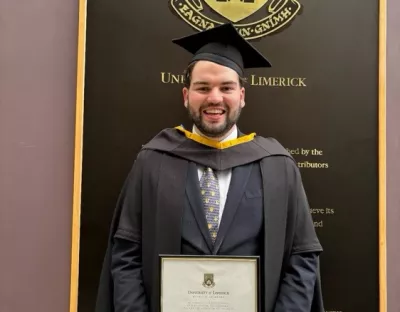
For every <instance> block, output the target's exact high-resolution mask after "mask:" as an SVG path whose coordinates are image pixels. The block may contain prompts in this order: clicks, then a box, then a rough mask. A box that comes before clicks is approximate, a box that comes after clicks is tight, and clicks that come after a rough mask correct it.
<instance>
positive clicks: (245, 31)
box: [239, 27, 251, 37]
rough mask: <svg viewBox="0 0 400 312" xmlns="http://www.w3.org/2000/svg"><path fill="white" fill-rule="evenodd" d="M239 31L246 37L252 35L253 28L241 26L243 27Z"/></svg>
mask: <svg viewBox="0 0 400 312" xmlns="http://www.w3.org/2000/svg"><path fill="white" fill-rule="evenodd" d="M239 33H240V34H241V35H242V36H244V37H247V36H250V35H251V28H249V27H247V28H241V29H239Z"/></svg>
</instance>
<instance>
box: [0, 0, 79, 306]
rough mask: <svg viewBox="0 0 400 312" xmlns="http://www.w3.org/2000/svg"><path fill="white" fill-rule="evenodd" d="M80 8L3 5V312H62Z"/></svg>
mask: <svg viewBox="0 0 400 312" xmlns="http://www.w3.org/2000/svg"><path fill="white" fill-rule="evenodd" d="M77 28H78V3H77V1H65V0H31V1H15V0H2V1H0V38H1V39H0V42H1V43H0V151H1V152H0V246H1V252H0V254H1V257H0V268H1V273H0V276H1V277H0V311H1V312H22V311H30V312H36V311H37V312H66V311H68V310H69V279H70V249H71V211H72V186H73V156H74V154H73V147H74V146H73V143H74V118H75V93H76V92H75V90H76V46H77Z"/></svg>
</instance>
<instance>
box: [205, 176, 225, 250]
mask: <svg viewBox="0 0 400 312" xmlns="http://www.w3.org/2000/svg"><path fill="white" fill-rule="evenodd" d="M200 190H201V197H202V200H203V206H204V212H205V215H206V220H207V226H208V230H209V231H210V235H211V239H212V242H213V243H215V239H216V238H217V233H218V221H219V203H220V195H219V184H218V178H217V176H216V175H215V172H214V171H213V170H212V169H211V168H205V171H204V173H203V176H202V177H201V180H200Z"/></svg>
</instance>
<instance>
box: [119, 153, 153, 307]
mask: <svg viewBox="0 0 400 312" xmlns="http://www.w3.org/2000/svg"><path fill="white" fill-rule="evenodd" d="M142 167H143V165H142V162H141V161H140V155H139V156H138V159H137V160H136V162H135V164H134V166H133V168H132V170H131V172H130V174H129V176H128V179H127V181H126V183H125V185H124V187H123V189H122V192H121V195H120V198H119V200H118V206H119V207H118V209H120V210H121V215H120V218H119V221H118V223H117V224H116V228H115V234H114V235H113V237H112V239H113V244H112V249H111V275H112V279H113V292H114V296H113V305H114V311H115V312H136V311H138V312H139V311H140V312H147V311H148V306H147V300H146V296H145V291H144V285H143V278H142V257H141V254H142V237H141V232H142V187H141V184H142V183H141V181H142V171H143V170H142V169H143V168H142Z"/></svg>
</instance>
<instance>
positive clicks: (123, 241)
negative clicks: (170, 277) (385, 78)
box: [96, 131, 324, 312]
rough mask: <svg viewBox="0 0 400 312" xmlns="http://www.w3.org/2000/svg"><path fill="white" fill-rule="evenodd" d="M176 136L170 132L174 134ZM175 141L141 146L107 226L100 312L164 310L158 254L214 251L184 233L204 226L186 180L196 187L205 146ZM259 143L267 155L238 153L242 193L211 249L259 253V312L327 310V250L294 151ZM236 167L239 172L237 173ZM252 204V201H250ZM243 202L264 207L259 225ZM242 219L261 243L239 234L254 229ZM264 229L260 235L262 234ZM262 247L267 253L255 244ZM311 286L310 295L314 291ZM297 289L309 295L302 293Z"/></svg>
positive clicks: (161, 139) (159, 139)
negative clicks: (323, 260) (322, 262)
mask: <svg viewBox="0 0 400 312" xmlns="http://www.w3.org/2000/svg"><path fill="white" fill-rule="evenodd" d="M167 132H168V131H167ZM169 132H170V131H169ZM171 137H173V135H171V136H169V139H171ZM175 138H176V141H174V140H170V141H169V142H170V143H171V144H166V142H165V136H157V137H156V138H155V139H154V140H153V141H152V142H151V143H150V144H148V145H146V146H144V147H143V149H142V151H141V152H140V153H139V155H138V158H137V160H136V162H135V165H134V167H133V169H132V171H131V173H130V174H129V177H128V179H127V182H126V183H125V186H124V188H123V191H122V192H121V196H120V199H119V201H118V204H117V207H116V210H115V215H114V218H113V221H112V226H111V229H110V240H109V247H108V249H107V253H106V256H105V261H104V266H103V270H102V275H101V278H100V285H99V292H98V300H97V306H96V312H120V311H124V312H128V311H130V312H133V311H149V312H159V300H160V297H159V294H160V293H159V283H160V281H159V262H158V256H159V255H160V254H181V253H182V250H183V251H185V252H188V253H189V254H195V253H196V252H199V253H201V252H210V250H211V249H210V248H208V249H205V248H204V246H207V244H203V245H201V244H200V245H199V244H198V242H197V241H196V239H195V240H193V234H194V233H190V232H188V231H187V226H188V224H190V222H192V224H193V223H194V222H196V224H197V225H199V223H197V222H198V216H196V214H195V213H193V214H192V215H190V213H192V212H194V211H190V213H189V214H188V211H187V209H188V208H189V207H190V205H191V204H192V203H191V201H192V200H193V199H192V197H191V196H189V195H190V194H188V192H187V189H188V187H187V186H186V184H187V182H188V181H189V180H188V179H191V180H190V181H191V182H192V183H193V184H196V182H194V180H195V178H194V176H195V175H193V174H192V173H193V172H192V171H193V168H195V167H196V165H195V164H194V161H193V160H194V159H196V156H195V147H196V146H197V150H198V151H199V152H201V151H203V150H204V149H205V147H204V146H203V145H201V144H199V143H196V142H193V143H195V145H193V146H192V151H191V153H189V155H190V158H189V159H188V158H185V157H184V156H183V155H182V153H177V152H176V150H177V149H179V146H181V145H185V144H188V143H187V142H181V141H180V140H181V136H180V135H178V136H176V137H175ZM186 140H187V139H186ZM257 142H258V143H257V144H256V145H259V147H260V150H264V151H268V152H267V153H265V156H264V157H262V158H260V159H258V160H256V161H249V159H247V158H246V157H241V162H237V161H236V162H235V166H234V167H233V175H232V183H231V185H232V187H233V188H234V190H235V191H236V192H239V193H242V194H243V196H238V198H236V199H235V200H233V199H231V201H230V199H229V198H228V199H227V205H229V207H226V209H229V210H227V211H228V213H227V215H228V216H229V211H230V213H232V214H231V217H230V218H228V217H227V218H225V219H224V217H223V219H222V220H221V223H224V222H226V220H228V221H229V219H230V221H229V222H226V223H225V224H226V230H224V232H225V234H223V235H221V240H220V243H219V246H218V247H216V249H215V250H213V252H214V253H219V254H224V253H226V254H235V253H237V252H240V253H250V254H252V253H262V274H263V275H262V278H261V280H262V285H263V288H264V289H263V294H262V299H263V302H262V307H263V310H262V311H264V312H283V310H282V309H283V308H282V307H285V309H289V310H285V311H291V310H290V309H292V311H294V310H293V307H294V306H296V307H297V308H296V311H298V312H303V311H304V312H323V311H324V308H323V301H322V293H321V287H320V276H319V271H318V258H317V256H318V255H319V253H320V252H321V251H322V247H321V246H320V244H319V241H318V238H317V236H316V233H315V229H314V226H313V223H312V220H311V215H310V213H309V207H308V203H307V199H306V196H305V193H304V189H303V186H302V182H301V177H300V172H299V170H298V168H297V166H296V163H295V162H294V160H293V159H292V158H291V157H290V155H287V154H284V153H281V152H282V150H284V149H283V147H281V146H280V145H278V143H276V142H275V141H272V140H264V139H262V138H258V139H257ZM263 142H264V143H266V144H263ZM171 145H172V146H173V148H172V149H171ZM274 145H277V146H274ZM162 146H167V147H168V148H167V149H163V148H162ZM240 146H241V149H242V150H245V149H246V148H247V147H250V148H252V147H254V146H255V145H254V142H252V143H250V142H249V143H245V144H241V145H240ZM229 150H230V149H227V150H226V151H225V153H228V154H227V155H226V156H229ZM273 151H275V153H273ZM183 154H185V153H183ZM235 155H236V152H235ZM209 156H211V158H209V159H207V160H203V161H202V162H203V163H216V158H219V157H220V155H219V154H213V153H211V154H209ZM212 156H214V157H212ZM228 158H229V157H228ZM195 163H196V164H197V165H198V163H197V162H195ZM226 163H229V161H226ZM250 168H251V169H250ZM191 172H192V173H191ZM238 172H241V173H240V174H239V175H238V174H237V173H238ZM238 177H239V178H240V179H239V178H238ZM239 180H244V181H242V182H240V181H239ZM190 181H189V182H190ZM235 181H236V182H235ZM239 182H240V183H239ZM261 182H262V183H261ZM241 183H242V184H241ZM235 185H236V186H235ZM192 187H193V186H192ZM189 188H190V186H189ZM233 197H234V196H232V198H233ZM239 198H240V199H239ZM251 201H254V202H253V203H252V204H250V202H251ZM235 205H237V207H234V206H235ZM245 206H246V207H248V208H246V209H249V207H251V208H252V209H253V208H255V210H254V213H255V214H256V213H257V212H256V211H257V207H262V210H261V211H262V219H263V221H264V222H263V225H262V227H260V224H261V223H260V224H257V221H256V220H258V218H256V215H254V216H253V218H250V217H247V221H245V220H242V218H244V216H243V211H244V207H245ZM192 208H193V207H192ZM192 208H190V209H192ZM258 211H259V210H258ZM245 219H246V218H245ZM185 222H188V223H185ZM245 222H251V223H252V225H253V226H254V228H255V230H256V231H255V232H253V233H251V231H249V232H247V234H248V236H249V238H250V237H253V239H251V240H252V241H253V242H256V241H258V243H254V244H253V247H251V244H250V245H248V246H246V244H245V243H244V242H243V241H241V240H240V238H239V233H238V232H236V228H238V227H243V226H244V227H246V226H250V224H247V225H246V223H245ZM200 225H201V224H200ZM203 225H204V224H203ZM221 226H222V225H221ZM185 227H186V229H185ZM261 228H262V231H261V233H262V234H261V236H260V237H258V238H257V233H259V231H260V229H261ZM257 229H258V230H257ZM184 231H185V232H184ZM199 231H200V228H199ZM182 233H184V234H183V235H182ZM235 237H236V239H235ZM222 238H224V239H222ZM199 239H200V238H199ZM202 239H203V237H202ZM217 242H218V239H217ZM241 242H242V243H241ZM184 244H186V247H184ZM217 244H218V243H217ZM260 245H261V248H260V249H262V252H261V251H260V249H259V247H257V246H260ZM189 246H190V248H189ZM235 249H236V251H235ZM313 259H314V260H313ZM315 259H317V261H315ZM127 266H131V268H135V270H134V272H133V273H128V272H127V271H126V268H127ZM299 275H301V276H302V278H299V277H298V276H299ZM113 276H114V277H115V279H113V278H112V277H113ZM114 281H116V282H115V283H114ZM299 281H301V283H300V284H299V283H298V282H299ZM303 281H305V282H303ZM293 282H294V283H293ZM299 287H301V289H302V290H300V289H299ZM310 289H313V293H309V291H310ZM114 291H115V292H114ZM300 293H303V294H304V295H303V296H300V295H299V294H300ZM287 297H291V298H297V299H296V300H295V301H296V302H295V303H293V304H292V303H291V302H289V301H288V300H287V299H286V298H287ZM114 298H119V301H118V303H119V304H120V305H121V306H120V307H118V306H115V307H114V301H115V300H114ZM284 304H286V306H285V305H284ZM309 306H311V308H310V309H308V307H309ZM289 307H291V308H289Z"/></svg>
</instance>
